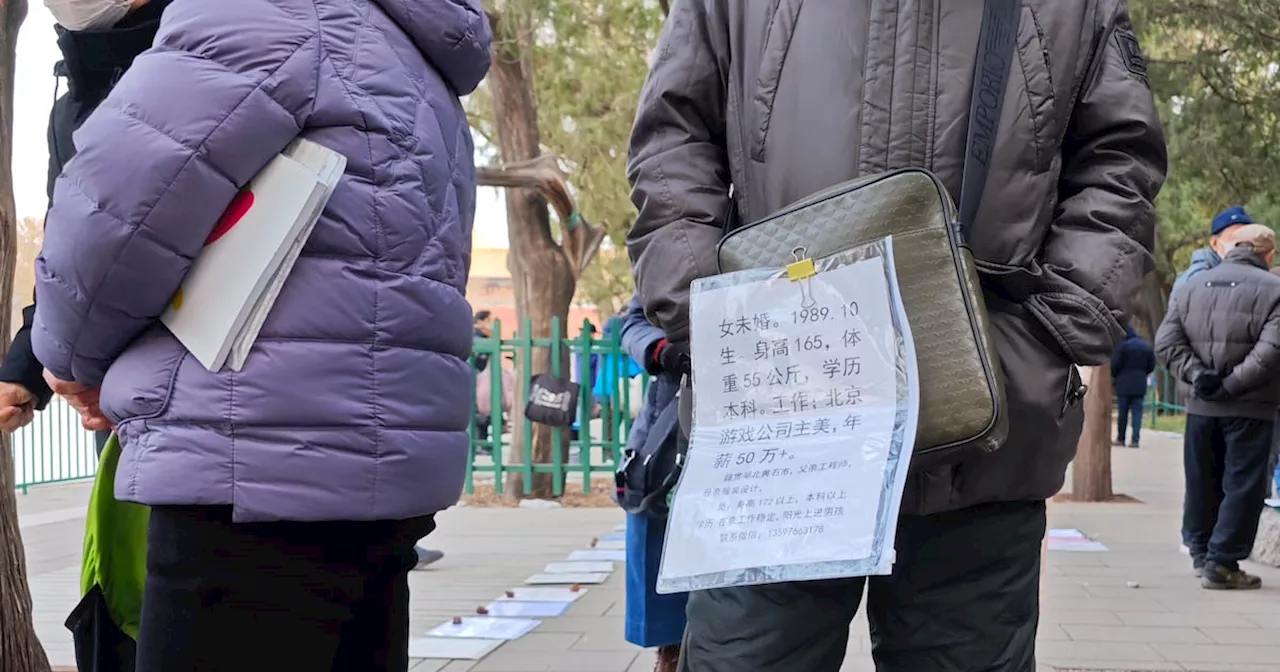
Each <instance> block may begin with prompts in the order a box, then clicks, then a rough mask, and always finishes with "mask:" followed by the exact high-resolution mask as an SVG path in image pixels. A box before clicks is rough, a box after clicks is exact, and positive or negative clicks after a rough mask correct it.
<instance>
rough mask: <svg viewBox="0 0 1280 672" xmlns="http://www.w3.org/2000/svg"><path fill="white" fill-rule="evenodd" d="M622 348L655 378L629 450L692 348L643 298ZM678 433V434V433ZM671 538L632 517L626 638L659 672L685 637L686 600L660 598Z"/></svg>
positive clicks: (658, 522)
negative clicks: (650, 312)
mask: <svg viewBox="0 0 1280 672" xmlns="http://www.w3.org/2000/svg"><path fill="white" fill-rule="evenodd" d="M622 348H623V350H625V351H626V352H627V354H628V355H630V356H631V359H633V360H635V361H636V362H638V363H641V364H643V366H644V368H645V370H647V371H648V372H649V373H650V374H652V375H653V380H652V382H650V384H649V392H648V395H647V396H646V397H645V400H644V405H643V406H642V407H641V409H640V414H639V416H637V417H636V421H635V424H633V425H632V427H631V435H630V436H629V437H628V438H627V444H628V446H629V447H630V448H633V449H638V448H639V446H642V445H644V442H645V440H646V439H647V437H648V435H649V428H650V427H651V426H652V425H653V422H654V419H655V418H656V417H657V414H658V413H660V412H661V411H662V409H663V408H666V406H667V404H668V403H670V402H671V401H672V400H673V399H675V397H676V393H677V392H679V391H680V371H681V370H682V369H681V366H680V363H679V362H680V360H681V358H682V357H683V358H688V356H689V351H688V347H687V346H685V345H683V344H669V343H667V341H666V339H665V337H664V336H663V333H662V330H661V329H659V328H657V327H655V326H653V325H651V324H649V321H648V319H646V318H645V316H644V309H643V308H642V307H641V305H640V301H639V299H638V298H633V299H631V302H630V303H629V304H627V308H626V311H625V312H624V314H623V318H622ZM677 431H678V430H677ZM666 534H667V523H666V520H665V519H661V518H655V517H653V516H649V515H645V514H631V515H628V516H627V567H626V571H627V582H626V588H627V608H626V626H625V627H626V638H627V641H628V642H631V643H632V644H635V645H636V646H641V647H644V648H655V647H656V648H657V649H658V663H657V665H656V666H655V667H654V670H655V672H675V670H676V664H677V662H678V660H679V658H680V640H681V638H682V637H683V636H684V628H685V611H684V610H685V601H686V599H687V595H685V594H683V593H677V594H672V595H659V594H658V592H657V588H656V585H657V581H658V566H659V564H660V563H661V561H662V544H663V540H664V539H665V537H666Z"/></svg>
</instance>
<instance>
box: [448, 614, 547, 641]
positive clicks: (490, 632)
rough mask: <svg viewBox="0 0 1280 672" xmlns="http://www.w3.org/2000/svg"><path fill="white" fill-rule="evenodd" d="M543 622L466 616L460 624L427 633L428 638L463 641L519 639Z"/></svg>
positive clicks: (450, 624) (449, 624) (449, 625)
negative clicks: (452, 638) (453, 638)
mask: <svg viewBox="0 0 1280 672" xmlns="http://www.w3.org/2000/svg"><path fill="white" fill-rule="evenodd" d="M540 623H541V621H536V620H533V619H527V618H494V617H490V616H466V617H464V618H463V619H462V622H461V623H459V624H456V625H455V624H454V623H442V624H440V625H437V626H436V627H434V628H432V629H431V630H430V631H429V632H427V636H428V637H461V638H463V639H503V640H512V639H519V638H521V637H523V636H525V635H526V634H528V633H529V631H530V630H533V629H534V628H536V627H538V625H539V624H540Z"/></svg>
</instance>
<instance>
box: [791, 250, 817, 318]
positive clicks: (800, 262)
mask: <svg viewBox="0 0 1280 672" xmlns="http://www.w3.org/2000/svg"><path fill="white" fill-rule="evenodd" d="M791 257H792V258H794V259H795V261H793V262H791V263H789V264H787V278H788V279H789V280H791V282H800V283H801V285H800V307H801V308H812V307H813V306H814V305H816V304H817V302H816V301H815V300H814V298H813V291H812V290H811V289H810V288H809V283H808V282H803V281H805V280H808V279H809V278H812V277H813V276H815V275H817V274H818V267H817V266H815V265H814V263H813V259H811V258H809V257H808V256H806V250H805V249H804V248H803V247H797V248H796V249H794V250H791Z"/></svg>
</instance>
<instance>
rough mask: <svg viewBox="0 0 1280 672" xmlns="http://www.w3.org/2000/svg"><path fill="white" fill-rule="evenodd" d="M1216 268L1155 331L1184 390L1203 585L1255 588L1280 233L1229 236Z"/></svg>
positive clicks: (1187, 532)
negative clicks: (1250, 563)
mask: <svg viewBox="0 0 1280 672" xmlns="http://www.w3.org/2000/svg"><path fill="white" fill-rule="evenodd" d="M1221 240H1222V241H1223V242H1224V243H1225V245H1224V249H1225V250H1226V255H1225V256H1224V257H1223V258H1222V261H1221V263H1219V264H1218V265H1217V266H1216V267H1214V268H1212V269H1209V270H1207V271H1204V272H1202V273H1198V274H1196V275H1195V276H1194V278H1193V279H1192V280H1190V281H1187V282H1184V283H1183V284H1182V286H1181V287H1180V288H1179V289H1178V290H1177V292H1175V294H1174V296H1173V300H1172V301H1170V306H1169V313H1168V314H1167V315H1166V316H1165V319H1164V323H1163V324H1161V325H1160V329H1159V331H1158V332H1157V333H1156V355H1157V357H1158V358H1159V359H1160V361H1161V362H1162V363H1164V364H1165V366H1167V367H1168V368H1169V373H1170V374H1171V375H1173V376H1174V378H1176V379H1177V380H1178V381H1179V382H1180V383H1181V384H1182V386H1183V392H1184V395H1185V397H1186V398H1187V429H1186V433H1185V435H1184V438H1183V463H1184V467H1185V471H1186V499H1185V500H1184V508H1183V516H1182V539H1183V543H1184V544H1186V546H1187V548H1188V549H1189V550H1190V552H1191V558H1192V565H1193V567H1194V568H1195V571H1196V574H1197V576H1199V577H1201V585H1202V586H1203V587H1205V588H1208V589H1213V590H1232V589H1244V590H1249V589H1256V588H1259V587H1261V585H1262V581H1261V579H1259V578H1258V577H1256V576H1253V575H1250V574H1247V573H1245V572H1244V571H1243V570H1242V569H1240V564H1239V563H1240V561H1241V560H1244V559H1245V558H1247V557H1249V553H1250V551H1251V550H1252V548H1253V542H1254V538H1255V537H1256V536H1257V534H1258V516H1259V515H1260V514H1261V513H1262V506H1263V500H1264V499H1266V496H1267V490H1268V487H1267V486H1268V484H1267V481H1268V480H1269V475H1268V473H1267V467H1268V464H1269V462H1270V459H1271V435H1272V432H1273V429H1274V427H1275V414H1276V406H1277V405H1280V277H1277V276H1275V275H1273V274H1271V273H1270V272H1268V270H1267V269H1268V268H1269V267H1270V266H1271V262H1272V260H1273V258H1274V257H1275V253H1276V236H1275V233H1274V232H1273V231H1272V230H1271V229H1269V228H1267V227H1265V226H1262V225H1258V224H1249V225H1245V226H1241V227H1239V228H1237V229H1235V230H1232V231H1228V232H1226V233H1225V234H1224V235H1223V236H1222V238H1221Z"/></svg>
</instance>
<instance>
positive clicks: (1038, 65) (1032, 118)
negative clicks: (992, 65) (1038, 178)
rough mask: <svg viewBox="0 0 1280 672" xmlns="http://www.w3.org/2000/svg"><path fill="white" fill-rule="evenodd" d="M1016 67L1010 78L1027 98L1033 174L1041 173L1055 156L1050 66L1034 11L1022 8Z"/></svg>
mask: <svg viewBox="0 0 1280 672" xmlns="http://www.w3.org/2000/svg"><path fill="white" fill-rule="evenodd" d="M1018 65H1019V66H1020V67H1019V69H1020V70H1021V72H1020V73H1019V72H1018V71H1014V73H1013V77H1015V78H1018V79H1021V80H1022V83H1023V87H1024V89H1025V91H1026V96H1027V112H1028V115H1027V118H1028V120H1029V123H1030V125H1031V128H1030V129H1027V132H1028V133H1029V134H1030V138H1031V146H1032V148H1033V149H1034V150H1035V165H1034V166H1033V169H1034V170H1035V171H1036V172H1044V171H1046V170H1048V169H1049V167H1050V166H1051V165H1052V163H1053V160H1054V157H1056V156H1057V152H1056V151H1054V148H1055V147H1056V146H1057V144H1058V143H1057V137H1058V136H1059V133H1058V131H1057V129H1056V126H1057V122H1056V120H1055V117H1056V115H1055V108H1056V101H1055V98H1056V95H1055V92H1054V85H1053V66H1052V64H1051V63H1050V61H1049V49H1048V44H1047V43H1046V37H1045V34H1044V27H1043V26H1042V25H1041V23H1040V19H1039V18H1038V17H1037V16H1036V10H1035V8H1034V7H1032V6H1030V5H1024V6H1023V9H1022V18H1021V20H1020V22H1019V27H1018Z"/></svg>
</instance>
